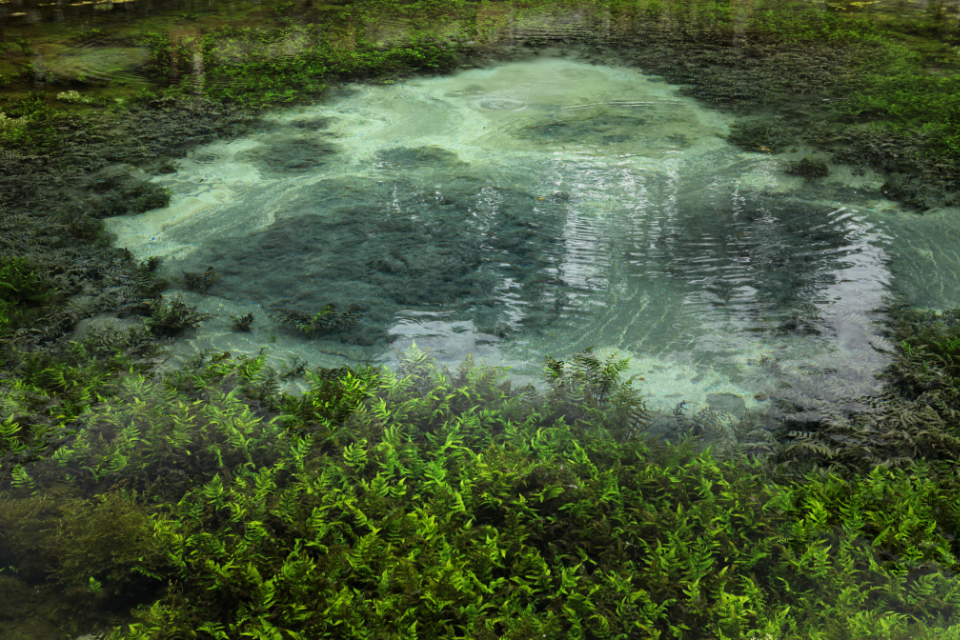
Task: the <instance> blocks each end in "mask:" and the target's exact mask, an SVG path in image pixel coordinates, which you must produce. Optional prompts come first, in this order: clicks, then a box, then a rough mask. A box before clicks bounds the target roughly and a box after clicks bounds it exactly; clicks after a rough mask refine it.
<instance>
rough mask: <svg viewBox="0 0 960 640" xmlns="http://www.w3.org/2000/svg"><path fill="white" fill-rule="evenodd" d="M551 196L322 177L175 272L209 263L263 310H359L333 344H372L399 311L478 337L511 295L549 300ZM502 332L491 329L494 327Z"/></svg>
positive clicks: (554, 281) (557, 215)
mask: <svg viewBox="0 0 960 640" xmlns="http://www.w3.org/2000/svg"><path fill="white" fill-rule="evenodd" d="M566 206H567V203H566V202H564V201H563V200H562V199H542V200H541V199H538V198H537V197H536V196H534V195H532V194H530V193H526V192H522V191H517V190H514V189H508V188H503V187H497V186H491V185H490V184H488V183H487V182H485V181H482V180H479V179H474V178H458V179H454V180H452V181H450V182H448V183H446V184H444V186H443V188H442V189H439V190H437V189H435V188H433V187H429V188H427V187H424V186H422V185H421V183H419V182H417V181H413V180H411V179H409V178H400V179H397V180H394V181H382V182H378V181H375V180H371V179H364V178H341V179H332V180H328V181H323V182H321V183H318V184H315V185H312V186H310V187H307V188H305V189H304V190H303V191H301V192H300V194H299V195H298V196H292V197H291V198H290V199H289V200H288V202H287V203H286V207H285V209H284V210H283V211H282V212H281V213H280V214H278V219H277V220H276V222H275V223H274V224H272V225H271V226H270V227H268V228H266V229H264V230H263V231H260V232H258V233H254V234H252V235H250V236H246V237H241V238H228V239H219V240H216V241H211V242H209V243H207V244H206V246H204V247H202V248H201V250H200V251H198V252H197V253H196V254H194V256H193V257H192V258H191V259H190V261H189V262H187V263H186V264H185V265H184V266H183V267H182V268H184V269H186V270H188V271H189V270H191V269H192V270H202V265H206V264H216V265H217V270H218V271H219V272H220V273H222V274H223V279H222V280H221V281H220V283H219V285H218V286H220V287H221V288H225V289H226V290H227V291H229V292H230V294H233V295H236V296H239V297H242V298H247V299H254V300H257V301H260V302H261V303H262V304H263V305H264V306H265V307H268V308H278V307H282V308H285V309H292V310H299V311H303V312H306V313H316V312H317V311H319V310H320V309H321V308H322V307H323V306H324V305H326V304H328V303H333V304H335V305H337V307H338V308H342V309H347V308H350V307H351V306H354V305H359V306H360V307H361V308H362V320H361V322H359V323H358V324H356V325H354V326H353V327H351V328H350V329H349V330H344V331H343V332H342V333H341V334H339V335H336V338H337V339H339V340H342V341H346V342H353V343H357V344H364V345H370V344H374V343H377V342H381V341H382V340H383V339H384V336H385V332H386V330H387V329H388V328H389V327H391V326H392V325H393V324H394V323H395V315H396V313H397V312H398V311H401V310H434V311H440V310H443V311H455V313H456V315H457V316H458V319H460V320H464V319H470V320H473V321H474V322H475V323H476V325H477V327H478V328H479V329H480V330H481V331H483V330H487V331H493V330H495V328H496V327H502V326H504V325H505V324H509V321H510V314H509V313H508V304H509V303H510V301H512V300H516V299H518V298H519V299H523V300H537V301H541V302H542V301H544V300H547V301H554V302H557V301H559V300H560V299H561V298H562V296H563V290H564V289H565V286H564V285H563V283H562V282H561V281H560V280H559V279H558V278H557V273H556V268H557V267H558V266H559V264H560V261H561V259H562V253H563V250H564V243H563V241H562V240H561V234H562V230H563V221H564V219H565V217H566V216H565V213H564V210H563V209H564V208H565V207H566ZM501 332H502V330H501Z"/></svg>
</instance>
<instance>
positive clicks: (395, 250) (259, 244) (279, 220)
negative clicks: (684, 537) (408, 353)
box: [110, 49, 958, 408]
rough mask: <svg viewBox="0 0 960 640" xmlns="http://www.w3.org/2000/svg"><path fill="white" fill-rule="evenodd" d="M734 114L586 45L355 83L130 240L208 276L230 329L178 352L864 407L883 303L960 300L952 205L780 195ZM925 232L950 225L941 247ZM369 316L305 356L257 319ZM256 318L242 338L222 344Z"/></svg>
mask: <svg viewBox="0 0 960 640" xmlns="http://www.w3.org/2000/svg"><path fill="white" fill-rule="evenodd" d="M730 122H732V116H729V115H727V114H724V113H722V112H720V111H717V110H710V109H707V108H705V107H703V106H701V105H699V104H698V103H697V102H695V101H694V100H693V99H691V98H688V97H684V96H682V95H681V94H680V93H679V91H678V88H677V87H674V86H671V85H669V84H666V83H664V82H662V81H660V79H659V78H654V77H647V76H644V75H643V74H642V73H641V72H640V71H639V70H637V69H635V68H630V67H627V66H617V65H612V66H601V65H594V64H590V63H588V62H585V61H583V60H582V59H581V58H580V57H579V52H578V51H577V50H575V49H568V50H556V51H552V52H546V53H540V54H538V55H531V56H529V57H528V58H527V59H524V60H519V61H516V60H515V61H513V62H509V63H507V62H505V63H502V64H499V65H496V66H494V67H492V68H488V69H475V70H471V71H466V72H461V73H457V74H453V75H450V76H445V77H435V78H421V79H415V80H410V81H406V82H403V83H398V84H395V85H389V86H362V85H356V86H349V87H346V88H344V89H342V90H340V91H339V92H338V93H336V94H334V95H332V96H330V97H329V98H328V99H327V100H325V101H324V102H322V103H320V104H317V105H315V106H312V107H305V108H298V109H296V110H292V111H288V112H280V113H277V114H275V115H274V116H272V117H271V119H270V121H269V124H268V126H266V127H265V128H263V129H261V130H259V131H258V132H256V133H255V134H252V135H250V136H247V137H244V138H242V139H236V140H230V141H224V142H220V143H217V144H215V145H210V146H207V147H204V148H201V149H198V150H196V151H195V152H193V153H191V154H190V155H189V156H188V157H187V158H185V159H183V160H182V161H181V162H180V163H179V166H178V171H177V172H176V173H173V174H170V175H169V176H164V177H161V178H158V179H157V181H158V182H160V183H161V184H163V185H165V186H168V187H170V188H171V189H172V190H173V192H174V193H175V196H174V199H173V202H172V203H171V206H170V207H169V208H167V209H163V210H157V211H152V212H148V213H146V214H144V215H142V216H137V217H132V218H122V219H113V220H111V221H110V223H111V226H112V228H113V230H114V231H115V232H116V233H117V234H118V243H119V244H121V245H123V246H127V247H129V248H130V249H131V250H133V251H134V253H135V254H137V255H138V256H140V257H143V258H145V257H147V256H150V255H160V256H165V257H166V258H167V261H166V267H165V268H166V269H167V270H168V274H170V275H180V271H181V270H186V271H189V272H193V271H203V270H204V269H206V268H207V267H209V266H213V267H214V268H215V269H217V271H218V272H219V273H221V274H223V279H222V280H221V281H219V282H218V283H217V284H216V285H215V287H214V288H213V289H211V290H210V295H209V296H199V295H195V294H188V299H189V300H190V301H191V302H193V303H195V304H198V305H200V307H201V309H203V310H206V311H208V312H211V313H215V314H218V315H217V317H215V318H214V319H213V320H211V321H210V322H208V323H207V324H206V325H205V326H204V328H203V329H201V330H200V331H199V333H198V334H197V335H196V336H194V337H192V338H191V339H189V340H188V341H185V342H183V343H182V344H181V345H179V346H178V347H175V350H177V353H178V357H186V356H188V355H189V354H191V353H195V352H196V351H199V350H202V349H206V348H216V349H224V350H229V351H231V352H251V353H256V352H257V351H258V350H259V349H260V348H261V347H263V346H266V347H267V348H268V351H269V352H270V353H271V354H273V355H274V356H276V357H277V358H279V359H283V358H291V357H297V358H301V359H303V360H306V361H307V363H308V365H309V366H333V365H337V364H343V363H346V364H355V363H358V362H386V363H390V362H393V361H395V357H396V356H395V351H396V350H397V349H405V348H407V347H408V346H409V345H410V344H411V343H413V342H416V344H417V345H418V346H420V347H429V348H430V349H432V350H433V353H434V355H435V356H436V357H437V358H438V360H440V361H441V362H444V363H449V364H456V363H458V362H459V361H460V360H461V359H462V358H463V357H465V356H466V355H467V354H468V353H470V354H472V355H473V356H474V357H479V358H485V359H486V360H487V361H488V362H490V363H492V364H506V365H510V366H512V367H513V371H514V374H515V375H517V376H518V377H521V378H523V377H524V376H530V377H536V375H537V372H538V371H539V366H540V363H541V362H542V359H543V357H544V356H546V355H548V354H550V355H553V356H555V357H563V356H565V355H569V354H571V353H573V352H576V351H579V350H582V349H585V348H588V347H590V348H594V349H595V350H599V351H600V352H602V353H604V354H615V355H618V356H622V357H630V358H631V359H632V362H633V368H632V372H633V373H635V374H637V375H639V376H642V377H643V378H644V382H643V383H642V384H643V385H644V386H645V388H646V390H647V391H648V392H649V393H650V395H651V396H652V398H654V403H655V404H659V405H660V406H663V407H668V406H671V405H672V404H675V403H676V402H679V401H681V400H684V401H687V402H690V403H693V404H699V405H701V406H707V404H708V394H717V393H720V394H733V395H735V396H738V397H740V398H743V400H744V402H745V403H746V406H747V407H748V408H763V407H764V406H767V404H768V400H766V399H765V398H766V397H768V396H771V395H774V396H776V397H787V398H788V399H792V400H794V401H797V402H798V403H799V404H801V405H803V406H806V405H809V406H815V405H816V404H817V403H818V402H821V401H833V400H838V399H839V400H843V399H845V398H853V397H856V396H859V395H862V394H864V393H870V392H872V391H874V390H876V388H877V386H876V381H875V380H874V377H873V376H874V374H875V373H876V372H877V371H879V370H880V369H881V368H882V367H883V366H884V365H885V363H886V362H887V355H886V353H885V352H884V348H885V347H886V346H889V345H888V344H887V343H886V340H885V339H884V338H883V336H882V332H881V327H880V326H878V325H877V323H876V321H877V320H881V319H882V316H881V315H880V314H879V313H878V312H877V310H878V309H879V308H880V307H881V306H882V304H883V300H884V298H885V296H889V295H891V294H897V295H901V296H905V297H907V298H909V299H910V301H912V302H914V303H916V304H920V305H922V306H933V307H948V306H951V305H953V304H954V303H955V302H956V299H955V297H956V296H955V291H956V287H955V286H954V285H955V282H956V281H955V279H954V278H953V275H952V274H953V273H954V271H953V270H952V265H953V262H954V261H955V260H956V254H955V252H953V250H952V249H951V246H952V242H953V240H952V239H953V238H956V237H958V236H957V232H958V230H957V228H956V227H957V225H956V224H954V223H953V222H952V219H951V217H952V216H951V215H950V214H951V212H949V211H944V212H932V213H929V214H927V215H926V216H923V217H918V216H916V215H914V214H911V213H907V212H903V211H901V210H900V209H899V207H898V205H896V204H895V203H893V202H890V201H887V200H884V199H882V198H880V197H879V196H878V195H876V194H878V193H879V186H880V185H881V184H882V182H883V180H884V179H883V178H882V177H881V176H879V175H875V174H873V173H871V172H870V171H869V170H868V171H867V172H866V173H865V174H863V175H859V176H856V175H853V174H852V173H851V172H850V170H849V169H848V168H846V167H843V166H834V167H832V174H831V176H829V177H828V178H826V179H823V180H819V181H816V182H806V181H804V180H803V179H802V178H799V177H791V176H787V175H786V174H785V173H784V170H783V169H784V167H783V164H784V162H785V161H787V160H789V159H796V158H800V157H803V156H804V155H805V154H807V153H809V151H810V150H809V149H805V148H802V147H801V148H797V149H796V150H795V151H793V152H792V153H786V154H782V155H780V156H771V155H770V154H765V153H751V152H744V151H741V150H739V149H737V148H735V147H733V146H732V145H730V144H729V143H728V142H727V141H726V140H725V139H724V136H725V135H726V134H727V133H728V132H729V124H730ZM934 229H936V231H934ZM327 303H334V304H335V305H337V308H338V309H346V308H348V307H350V306H352V305H358V306H359V307H361V308H362V318H361V320H360V322H359V323H358V324H357V325H355V326H354V327H352V328H350V329H349V330H345V331H339V332H334V333H331V334H328V335H323V336H319V337H315V338H314V339H312V340H308V339H307V338H305V337H304V336H302V335H300V334H299V333H298V332H296V330H293V329H291V328H289V327H284V326H280V325H279V324H277V323H276V322H275V321H273V320H271V319H270V317H269V314H270V312H271V310H273V309H275V308H278V307H279V308H285V309H293V310H298V311H302V312H305V313H310V314H314V313H316V312H317V311H319V310H320V309H321V308H322V307H323V306H324V305H325V304H327ZM242 313H253V314H254V316H255V318H256V320H255V322H254V331H252V332H250V333H242V334H241V333H235V332H233V331H231V330H230V326H231V321H230V319H229V316H230V315H240V314H242Z"/></svg>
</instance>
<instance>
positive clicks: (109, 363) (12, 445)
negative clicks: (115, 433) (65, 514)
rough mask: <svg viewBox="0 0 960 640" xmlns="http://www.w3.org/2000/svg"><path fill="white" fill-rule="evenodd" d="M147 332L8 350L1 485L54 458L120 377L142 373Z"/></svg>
mask: <svg viewBox="0 0 960 640" xmlns="http://www.w3.org/2000/svg"><path fill="white" fill-rule="evenodd" d="M154 351H155V348H154V347H153V346H152V345H151V344H149V342H148V340H147V336H146V334H145V332H143V331H138V330H132V331H130V332H127V333H122V332H118V331H114V332H109V331H108V332H99V333H97V332H92V333H91V335H90V336H88V337H87V338H85V339H84V340H80V341H74V342H70V343H67V344H66V345H63V346H61V347H60V348H58V349H56V350H34V351H18V350H11V351H10V352H9V353H8V354H7V356H8V361H7V363H6V364H7V365H8V367H7V368H6V370H5V371H4V372H3V374H2V375H0V481H5V480H7V479H9V478H11V477H13V476H14V475H20V471H18V469H19V468H20V467H21V466H22V465H23V464H26V463H29V462H33V461H36V460H39V459H43V458H45V457H47V456H50V455H52V453H53V452H54V451H56V449H57V447H58V446H59V445H60V444H61V443H62V442H63V441H64V440H68V439H70V438H72V437H73V435H74V434H75V433H76V430H77V429H78V428H79V426H78V425H77V424H76V423H75V422H74V421H75V420H76V419H77V418H78V416H80V415H81V414H83V413H84V412H86V411H89V410H90V408H91V407H92V406H94V405H95V404H96V403H97V402H99V401H100V398H101V396H102V395H109V394H110V393H111V389H112V388H113V386H114V384H115V383H116V380H117V379H118V377H120V376H122V375H125V374H128V373H131V372H133V371H139V370H143V369H144V368H145V365H144V363H143V362H142V358H143V357H148V356H150V355H152V354H153V352H154Z"/></svg>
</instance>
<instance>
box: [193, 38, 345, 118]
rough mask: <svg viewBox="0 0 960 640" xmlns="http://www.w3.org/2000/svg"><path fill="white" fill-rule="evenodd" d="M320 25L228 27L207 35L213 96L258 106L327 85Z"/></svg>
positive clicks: (205, 47) (205, 49) (203, 44)
mask: <svg viewBox="0 0 960 640" xmlns="http://www.w3.org/2000/svg"><path fill="white" fill-rule="evenodd" d="M317 34H318V29H317V26H316V25H309V24H308V25H302V26H300V25H298V26H293V27H285V28H262V29H258V28H252V27H244V28H235V27H225V28H223V29H219V30H217V31H214V32H212V33H207V34H204V35H203V37H202V42H201V44H200V46H201V47H202V52H203V57H204V64H205V73H206V76H207V87H206V90H207V95H209V96H210V97H212V98H215V99H219V100H228V101H234V102H239V103H241V104H244V105H248V106H250V107H253V108H257V107H262V106H264V105H267V104H272V103H277V102H291V101H293V100H296V99H298V98H300V97H306V96H313V95H316V94H318V93H319V92H320V91H321V90H323V87H324V84H323V78H324V77H325V76H326V74H327V65H326V62H325V58H326V55H325V48H324V47H323V45H322V43H321V42H320V41H319V38H318V35H317Z"/></svg>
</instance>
